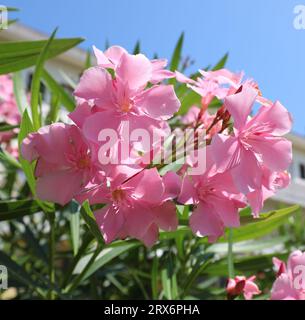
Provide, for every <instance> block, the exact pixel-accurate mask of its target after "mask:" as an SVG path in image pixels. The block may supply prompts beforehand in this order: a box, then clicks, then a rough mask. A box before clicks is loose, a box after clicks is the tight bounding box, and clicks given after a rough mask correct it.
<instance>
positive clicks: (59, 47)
mask: <svg viewBox="0 0 305 320" xmlns="http://www.w3.org/2000/svg"><path fill="white" fill-rule="evenodd" d="M82 41H83V39H82V38H70V39H54V40H53V42H52V44H51V45H50V50H49V52H48V53H47V55H46V59H50V58H53V57H55V56H57V55H59V54H61V53H63V52H65V51H67V50H69V49H71V48H73V47H75V46H77V45H78V44H79V43H81V42H82ZM46 43H47V40H40V41H17V42H14V41H9V42H1V45H0V74H7V73H11V72H15V71H19V70H22V69H26V68H29V67H31V66H33V65H35V64H36V63H37V60H38V58H39V55H40V53H41V50H42V49H43V48H44V47H45V45H46Z"/></svg>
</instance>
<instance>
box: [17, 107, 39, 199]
mask: <svg viewBox="0 0 305 320" xmlns="http://www.w3.org/2000/svg"><path fill="white" fill-rule="evenodd" d="M33 131H34V127H33V125H32V121H31V119H30V117H29V114H28V112H27V110H24V113H23V117H22V120H21V124H20V132H19V135H18V145H19V162H20V164H21V166H22V169H23V171H24V174H25V176H26V178H27V182H28V184H29V187H30V189H31V192H32V193H33V194H35V193H36V189H35V186H36V182H35V177H34V167H35V165H34V164H31V163H29V162H28V161H26V160H25V159H24V158H23V157H22V153H21V144H22V141H23V139H25V138H26V136H27V135H28V134H29V133H31V132H33Z"/></svg>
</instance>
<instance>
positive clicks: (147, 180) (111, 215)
mask: <svg viewBox="0 0 305 320" xmlns="http://www.w3.org/2000/svg"><path fill="white" fill-rule="evenodd" d="M179 182H180V181H179V178H178V176H176V175H175V174H174V173H173V172H170V173H167V174H166V175H165V176H163V177H160V175H159V173H158V171H157V169H156V168H153V169H144V170H142V171H141V172H140V173H138V174H136V175H134V176H133V177H131V178H129V179H127V180H125V181H123V182H122V178H121V177H119V178H117V177H112V179H111V181H108V183H104V184H102V185H101V186H100V187H99V188H95V189H93V190H91V191H88V193H87V194H83V195H79V196H78V198H77V199H78V201H80V202H82V201H84V200H85V199H89V202H90V204H95V203H105V204H106V205H105V207H103V208H102V209H100V210H97V211H96V212H95V213H94V214H95V217H96V221H97V224H98V226H99V228H100V231H101V233H102V234H103V237H104V239H105V242H106V243H110V242H112V241H114V240H115V239H118V238H126V237H128V236H130V237H133V238H136V239H139V240H141V241H142V242H143V243H144V244H145V245H146V246H149V247H150V246H152V245H153V244H154V243H155V242H156V241H157V239H158V234H159V228H161V229H163V230H166V231H173V230H176V228H177V225H178V220H177V215H176V207H175V204H174V203H173V202H172V201H171V200H172V199H173V198H175V197H176V196H177V195H178V193H179V187H180V183H179Z"/></svg>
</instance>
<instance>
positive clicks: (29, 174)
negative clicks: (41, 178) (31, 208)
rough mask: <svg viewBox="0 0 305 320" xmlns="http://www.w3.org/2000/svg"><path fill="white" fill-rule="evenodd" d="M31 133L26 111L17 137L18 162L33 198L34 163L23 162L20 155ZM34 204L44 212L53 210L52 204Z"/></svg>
mask: <svg viewBox="0 0 305 320" xmlns="http://www.w3.org/2000/svg"><path fill="white" fill-rule="evenodd" d="M33 131H34V128H33V125H32V122H31V119H30V117H29V114H28V112H27V110H24V113H23V117H22V120H21V124H20V131H19V135H18V146H19V162H20V164H21V167H22V170H23V172H24V174H25V176H26V179H27V182H28V185H29V187H30V190H31V192H32V194H33V195H34V196H35V195H36V180H35V176H34V168H35V163H29V162H28V161H27V160H25V159H24V158H23V157H22V153H21V144H22V141H23V140H24V139H25V138H26V136H27V135H28V134H29V133H31V132H33ZM36 202H37V203H38V204H39V205H40V207H41V208H42V209H43V210H44V211H45V212H51V211H53V210H54V205H53V204H50V203H47V202H42V201H40V200H39V199H36Z"/></svg>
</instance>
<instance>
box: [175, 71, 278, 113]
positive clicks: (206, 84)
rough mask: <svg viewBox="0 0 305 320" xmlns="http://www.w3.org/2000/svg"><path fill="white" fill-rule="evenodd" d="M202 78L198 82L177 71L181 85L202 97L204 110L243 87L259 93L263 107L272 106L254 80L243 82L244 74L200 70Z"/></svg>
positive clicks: (259, 100) (258, 96)
mask: <svg viewBox="0 0 305 320" xmlns="http://www.w3.org/2000/svg"><path fill="white" fill-rule="evenodd" d="M199 72H200V73H201V75H202V77H198V78H197V79H196V80H193V79H191V78H188V77H186V76H185V75H183V74H182V73H180V72H178V71H176V78H177V80H178V81H179V82H181V83H186V84H187V86H188V87H189V88H191V89H192V90H193V91H195V92H197V93H198V94H199V95H200V96H201V97H202V100H201V102H202V108H203V109H204V110H206V109H207V107H208V105H209V104H210V103H211V101H212V100H213V99H214V98H215V97H216V98H217V99H220V100H223V99H224V98H226V97H227V96H230V95H232V94H235V93H236V92H237V91H238V90H239V89H240V87H241V86H248V87H251V88H253V90H255V91H256V92H257V97H256V101H257V102H259V103H260V104H262V105H265V106H270V105H272V103H271V101H269V100H268V99H266V98H264V97H263V96H262V93H261V91H260V90H259V87H258V84H257V83H256V82H255V81H254V80H253V79H246V80H244V81H243V77H244V73H243V72H239V73H233V72H231V71H229V70H227V69H220V70H216V71H204V70H199Z"/></svg>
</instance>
